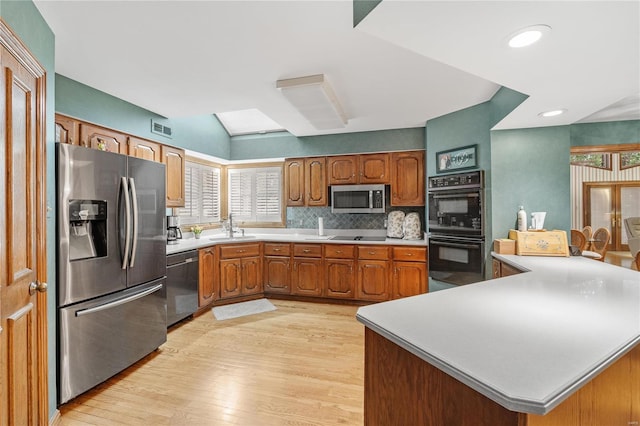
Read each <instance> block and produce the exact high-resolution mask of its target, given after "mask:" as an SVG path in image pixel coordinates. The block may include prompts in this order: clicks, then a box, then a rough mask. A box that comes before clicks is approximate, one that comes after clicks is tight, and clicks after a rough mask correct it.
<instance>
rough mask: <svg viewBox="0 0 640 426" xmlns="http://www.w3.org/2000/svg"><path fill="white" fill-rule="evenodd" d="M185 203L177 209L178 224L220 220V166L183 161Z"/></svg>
mask: <svg viewBox="0 0 640 426" xmlns="http://www.w3.org/2000/svg"><path fill="white" fill-rule="evenodd" d="M184 189H185V203H184V207H182V208H180V209H178V215H179V216H180V224H182V225H189V224H195V223H198V224H205V223H211V222H219V221H220V198H221V197H220V167H215V166H212V165H209V164H202V163H196V162H192V161H188V160H187V161H186V162H185V173H184Z"/></svg>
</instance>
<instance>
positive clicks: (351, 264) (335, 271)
mask: <svg viewBox="0 0 640 426" xmlns="http://www.w3.org/2000/svg"><path fill="white" fill-rule="evenodd" d="M354 255H355V246H353V245H336V244H325V245H324V259H325V260H324V270H325V273H326V277H325V288H324V296H325V297H331V298H339V299H353V298H354V297H355V281H356V280H355V278H356V261H355V259H354Z"/></svg>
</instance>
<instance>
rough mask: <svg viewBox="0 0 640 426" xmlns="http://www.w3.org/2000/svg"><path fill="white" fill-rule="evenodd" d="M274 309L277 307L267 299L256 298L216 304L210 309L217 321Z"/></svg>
mask: <svg viewBox="0 0 640 426" xmlns="http://www.w3.org/2000/svg"><path fill="white" fill-rule="evenodd" d="M276 309H277V308H276V307H275V306H273V304H272V303H271V302H269V301H268V300H267V299H258V300H250V301H248V302H240V303H234V304H232V305H224V306H216V307H215V308H213V309H211V310H212V311H213V316H214V317H215V318H216V319H217V320H218V321H222V320H226V319H231V318H238V317H244V316H247V315H254V314H261V313H263V312H269V311H275V310H276Z"/></svg>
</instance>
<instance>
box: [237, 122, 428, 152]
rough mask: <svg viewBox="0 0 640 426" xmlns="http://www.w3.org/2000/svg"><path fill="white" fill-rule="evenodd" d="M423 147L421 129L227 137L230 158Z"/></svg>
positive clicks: (284, 133)
mask: <svg viewBox="0 0 640 426" xmlns="http://www.w3.org/2000/svg"><path fill="white" fill-rule="evenodd" d="M412 149H424V128H423V127H417V128H411V129H395V130H381V131H377V132H359V133H341V134H335V135H322V136H305V137H296V136H294V135H292V134H291V133H288V132H278V133H268V134H266V135H250V136H234V137H232V138H231V157H230V159H231V160H249V159H260V158H281V157H282V158H284V157H308V156H313V155H332V154H351V153H359V152H384V151H402V150H412Z"/></svg>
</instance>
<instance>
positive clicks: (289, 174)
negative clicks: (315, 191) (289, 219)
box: [284, 158, 304, 206]
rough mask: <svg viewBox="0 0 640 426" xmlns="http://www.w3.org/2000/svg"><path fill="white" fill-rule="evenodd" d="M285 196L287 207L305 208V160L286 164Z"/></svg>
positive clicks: (293, 159)
mask: <svg viewBox="0 0 640 426" xmlns="http://www.w3.org/2000/svg"><path fill="white" fill-rule="evenodd" d="M284 195H285V197H286V200H287V206H304V158H291V159H288V160H286V161H285V162H284Z"/></svg>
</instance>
